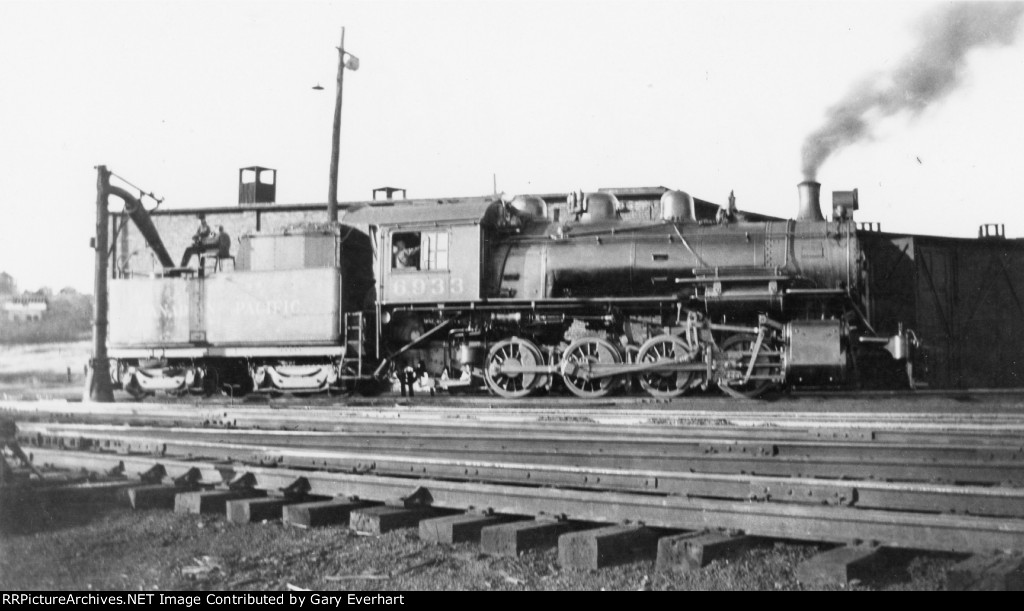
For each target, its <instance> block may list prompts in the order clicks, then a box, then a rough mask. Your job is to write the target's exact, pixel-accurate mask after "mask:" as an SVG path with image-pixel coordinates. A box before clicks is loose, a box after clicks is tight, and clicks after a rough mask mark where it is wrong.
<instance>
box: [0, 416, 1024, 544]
mask: <svg viewBox="0 0 1024 611" xmlns="http://www.w3.org/2000/svg"><path fill="white" fill-rule="evenodd" d="M0 410H3V411H4V412H5V413H7V414H13V415H16V416H17V417H18V418H19V422H18V427H19V430H18V438H17V439H18V441H19V443H21V444H22V446H23V447H24V448H25V450H26V451H27V452H29V453H30V454H31V455H32V457H33V460H34V461H35V462H36V464H48V465H54V466H58V467H64V468H77V469H80V468H87V469H95V470H96V471H98V472H108V471H111V470H113V471H115V472H118V473H124V474H127V475H128V476H132V477H135V476H138V475H139V474H143V473H150V474H151V473H153V472H154V471H156V472H162V473H166V477H168V478H174V477H181V476H184V475H186V474H188V473H192V474H193V476H192V479H191V480H190V481H192V483H193V484H195V483H196V482H197V481H200V482H202V483H204V484H206V485H207V486H218V487H225V486H227V485H228V484H229V483H234V485H237V482H238V481H240V480H244V481H246V482H247V483H246V486H248V487H251V488H255V489H260V490H263V491H266V492H269V493H271V494H279V493H280V492H279V491H280V490H281V489H285V488H287V489H295V487H296V486H297V483H298V482H301V483H302V485H301V487H302V489H303V490H304V492H305V493H306V494H307V495H314V496H320V497H345V498H348V497H358V498H360V499H373V500H377V501H394V500H395V499H400V498H409V497H411V496H419V497H425V498H427V499H428V501H427V503H428V504H429V506H430V507H433V508H437V509H450V510H456V509H458V510H466V509H470V508H475V509H477V510H480V509H481V508H483V509H486V511H487V512H491V513H495V514H507V515H509V516H520V517H522V516H527V517H529V516H539V515H548V516H551V515H554V516H560V517H562V518H564V519H568V520H584V521H594V522H612V523H621V522H623V521H631V522H633V523H636V522H640V523H643V524H645V525H647V526H649V527H656V528H666V529H676V530H693V529H708V528H712V529H730V530H738V531H742V532H744V533H748V534H750V535H756V536H763V537H784V538H793V539H805V540H813V541H831V542H838V543H848V542H850V541H868V542H871V543H872V544H874V545H876V546H886V547H904V548H915V549H927V550H942V551H959V552H971V553H986V554H991V553H993V552H997V551H1007V550H1008V551H1011V552H1013V553H1017V554H1020V553H1022V552H1024V488H1022V487H1021V484H1022V483H1024V416H1022V415H1020V414H1017V413H1013V412H984V413H970V412H960V413H953V412H947V413H942V414H924V413H899V414H878V413H860V412H854V413H844V414H835V413H827V412H811V413H794V412H757V411H730V412H715V411H710V410H708V411H687V412H678V413H677V412H666V411H664V410H643V411H639V412H638V411H633V410H625V409H618V408H611V409H609V408H600V409H583V408H575V409H573V410H571V411H569V412H567V411H566V410H562V409H548V408H544V407H540V406H538V407H533V408H529V409H522V408H473V409H470V408H466V407H444V406H439V405H428V406H423V407H413V406H398V407H394V406H391V407H384V406H378V407H351V408H345V409H301V410H299V409H296V410H291V409H289V410H273V409H267V408H265V407H264V408H254V407H217V408H206V407H198V408H197V407H190V406H181V405H178V406H169V407H163V406H151V405H137V404H136V405H130V406H125V405H103V406H86V405H69V404H59V403H49V404H48V403H40V404H13V403H9V402H8V403H0ZM286 427H287V428H286ZM197 471H198V472H199V473H201V474H202V475H201V477H199V478H196V477H195V473H196V472H197ZM414 491H419V492H417V493H416V494H415V495H414V494H413V492H414Z"/></svg>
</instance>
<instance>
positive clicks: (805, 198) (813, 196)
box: [796, 180, 825, 221]
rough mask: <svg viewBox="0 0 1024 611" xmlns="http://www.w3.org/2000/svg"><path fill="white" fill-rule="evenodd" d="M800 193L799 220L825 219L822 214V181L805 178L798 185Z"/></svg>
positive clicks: (797, 217)
mask: <svg viewBox="0 0 1024 611" xmlns="http://www.w3.org/2000/svg"><path fill="white" fill-rule="evenodd" d="M796 189H797V192H798V193H799V194H800V209H799V210H798V211H797V215H796V220H798V221H824V220H825V217H823V216H822V215H821V197H820V196H821V183H819V182H814V181H813V180H805V181H804V182H802V183H800V184H798V185H797V186H796Z"/></svg>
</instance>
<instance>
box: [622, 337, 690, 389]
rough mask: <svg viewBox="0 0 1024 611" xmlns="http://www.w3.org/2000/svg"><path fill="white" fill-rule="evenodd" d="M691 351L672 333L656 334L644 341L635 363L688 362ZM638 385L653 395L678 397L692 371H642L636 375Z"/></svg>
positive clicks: (687, 385) (688, 383)
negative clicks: (638, 381)
mask: <svg viewBox="0 0 1024 611" xmlns="http://www.w3.org/2000/svg"><path fill="white" fill-rule="evenodd" d="M692 360H693V351H692V350H690V348H689V347H688V346H687V345H686V342H684V341H683V340H681V339H679V338H678V337H676V336H674V335H658V336H657V337H652V338H651V339H649V340H647V341H646V342H644V344H643V345H642V346H640V352H638V353H637V357H636V362H637V363H641V364H643V363H662V362H664V363H689V362H690V361H692ZM637 377H638V378H639V380H640V386H643V388H644V390H646V391H647V392H648V393H650V394H651V395H652V396H654V397H678V396H679V395H681V394H683V393H684V392H686V389H687V388H689V386H690V381H691V380H692V379H693V372H692V371H644V372H641V373H640V374H639V375H638V376H637Z"/></svg>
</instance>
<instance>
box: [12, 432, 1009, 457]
mask: <svg viewBox="0 0 1024 611" xmlns="http://www.w3.org/2000/svg"><path fill="white" fill-rule="evenodd" d="M19 429H20V430H21V431H22V433H23V435H26V436H28V435H44V436H45V435H48V434H59V435H63V436H65V437H67V436H69V435H72V434H75V433H77V434H81V435H83V436H89V435H111V434H112V435H118V436H122V437H146V436H160V437H161V438H164V439H167V440H190V439H214V440H217V441H222V442H230V443H239V444H261V445H285V446H289V447H307V448H351V449H399V450H416V451H423V450H445V451H461V452H474V451H476V452H493V451H507V452H529V453H536V454H545V453H557V454H564V453H565V452H571V453H579V454H607V455H611V456H630V455H638V456H650V457H661V458H663V459H672V458H679V459H685V458H691V457H694V456H701V455H706V454H746V455H753V456H763V457H766V458H773V459H779V460H782V459H785V458H787V457H812V456H822V457H833V458H841V457H846V458H858V459H864V460H867V461H892V460H894V459H900V460H905V461H922V460H929V461H930V460H945V461H952V460H962V461H973V462H975V463H983V464H984V463H992V462H1007V463H1012V462H1014V461H1019V462H1020V463H1021V465H1022V468H1024V437H1020V438H1016V439H1012V440H1010V442H1009V443H1006V444H1005V445H995V444H988V445H986V446H983V447H978V446H977V445H975V444H953V443H950V442H949V441H950V440H948V439H947V440H943V442H942V443H937V444H936V443H932V444H926V443H907V442H904V441H899V442H895V443H893V442H883V441H876V440H874V439H858V438H852V439H850V438H835V439H831V438H826V439H820V438H816V439H807V438H793V436H779V435H777V434H776V433H775V431H774V430H773V429H765V428H761V429H752V430H746V431H744V432H745V433H746V434H745V435H742V436H736V437H731V436H726V437H714V438H707V437H703V436H690V435H686V436H671V437H670V436H664V435H645V436H622V435H605V434H601V433H596V432H590V431H581V432H577V433H565V432H551V431H539V430H533V431H524V430H516V431H508V430H497V431H495V430H481V429H479V428H474V429H470V430H463V429H455V430H453V429H451V428H446V427H442V426H433V427H417V428H411V429H407V430H406V431H391V430H385V431H372V432H367V431H293V430H274V431H263V430H253V429H209V428H155V427H147V426H141V427H138V426H137V427H127V426H124V425H105V424H39V423H22V424H20V425H19ZM26 439H27V437H26Z"/></svg>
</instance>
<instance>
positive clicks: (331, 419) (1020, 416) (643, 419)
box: [0, 401, 1024, 433]
mask: <svg viewBox="0 0 1024 611" xmlns="http://www.w3.org/2000/svg"><path fill="white" fill-rule="evenodd" d="M0 414H7V415H9V416H13V417H16V418H27V417H40V418H56V417H59V418H81V419H83V420H84V419H93V420H97V421H98V420H103V419H112V418H123V419H126V420H127V419H131V420H133V421H135V422H141V421H144V420H145V418H151V419H153V420H154V421H161V422H167V421H174V420H176V419H180V420H185V421H196V420H198V419H202V420H203V421H208V422H209V423H211V424H233V425H239V426H246V425H251V426H260V425H261V424H262V425H274V424H278V423H294V424H302V423H325V424H327V423H335V422H341V421H343V420H344V419H346V418H347V419H358V420H362V421H366V420H368V419H380V420H388V419H392V420H404V421H407V422H408V421H438V420H444V421H446V424H453V422H452V421H454V420H460V421H463V422H474V423H480V422H492V423H543V425H544V426H554V425H556V424H559V423H563V424H571V423H574V422H575V423H585V424H587V425H588V426H592V425H606V426H642V425H645V424H646V425H654V426H658V427H660V428H661V429H662V430H669V429H671V428H672V427H693V426H701V425H706V424H709V423H710V424H715V423H721V424H727V425H730V426H750V427H754V426H759V427H763V426H772V427H777V428H806V429H814V428H829V427H843V428H850V429H854V428H872V429H879V430H889V429H899V430H915V431H950V430H954V431H971V430H975V431H979V432H982V433H987V432H992V431H995V430H1002V431H1006V432H1008V433H1024V411H1022V412H1021V413H997V414H978V413H970V412H967V413H955V414H950V413H947V414H942V413H926V414H916V413H898V414H878V413H853V412H842V413H820V412H779V411H774V412H772V411H745V412H740V411H715V410H689V411H681V410H675V411H669V410H650V409H628V410H622V409H581V408H574V409H548V408H543V409H542V408H537V409H523V408H493V407H488V406H486V405H485V406H480V405H479V404H477V406H476V407H471V406H461V405H455V406H452V407H441V406H437V405H423V406H420V405H413V406H408V405H392V406H391V407H390V408H363V407H342V406H339V407H337V408H313V409H302V408H287V409H274V408H270V407H267V406H256V407H237V406H235V407H228V406H210V405H198V406H187V405H180V404H147V403H134V404H95V403H67V402H63V401H38V402H19V401H0Z"/></svg>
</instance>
